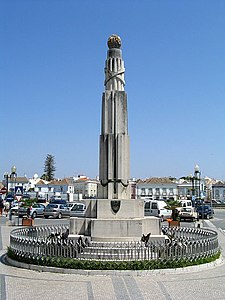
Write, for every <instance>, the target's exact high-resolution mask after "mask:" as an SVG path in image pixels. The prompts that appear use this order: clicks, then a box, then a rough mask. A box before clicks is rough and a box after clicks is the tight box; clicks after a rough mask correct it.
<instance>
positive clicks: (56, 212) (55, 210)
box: [44, 203, 70, 219]
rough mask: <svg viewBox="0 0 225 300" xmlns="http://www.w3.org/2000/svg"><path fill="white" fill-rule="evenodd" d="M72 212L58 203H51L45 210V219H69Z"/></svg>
mask: <svg viewBox="0 0 225 300" xmlns="http://www.w3.org/2000/svg"><path fill="white" fill-rule="evenodd" d="M69 216H70V210H69V208H68V206H66V205H63V204H57V203H49V204H48V205H47V206H46V207H45V209H44V217H45V218H46V219H48V218H49V217H53V218H58V219H61V218H62V217H69Z"/></svg>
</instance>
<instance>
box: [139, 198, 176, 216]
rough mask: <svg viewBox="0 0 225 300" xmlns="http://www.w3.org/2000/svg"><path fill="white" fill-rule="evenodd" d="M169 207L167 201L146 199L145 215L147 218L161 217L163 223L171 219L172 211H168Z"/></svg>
mask: <svg viewBox="0 0 225 300" xmlns="http://www.w3.org/2000/svg"><path fill="white" fill-rule="evenodd" d="M166 206H167V204H166V202H165V201H162V200H159V201H157V200H148V199H145V206H144V210H145V211H144V213H145V216H155V217H159V218H160V219H161V220H162V221H164V220H166V219H167V218H170V217H171V214H172V210H170V209H166V208H165V207H166Z"/></svg>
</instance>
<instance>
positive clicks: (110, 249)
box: [10, 225, 219, 261]
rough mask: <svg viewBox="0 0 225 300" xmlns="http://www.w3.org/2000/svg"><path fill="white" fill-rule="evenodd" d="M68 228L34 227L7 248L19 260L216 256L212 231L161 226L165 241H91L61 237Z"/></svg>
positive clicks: (20, 232) (17, 235) (16, 234)
mask: <svg viewBox="0 0 225 300" xmlns="http://www.w3.org/2000/svg"><path fill="white" fill-rule="evenodd" d="M67 230H68V227H67V226H64V225H56V226H35V227H29V228H19V229H15V230H13V231H12V232H11V235H10V247H11V250H12V251H13V252H14V253H15V254H16V255H17V256H19V257H29V258H33V259H43V258H46V257H50V258H56V257H57V258H62V257H64V258H76V259H80V260H101V261H106V260H111V261H112V260H115V261H136V260H163V261H164V260H165V261H167V260H179V259H186V260H188V261H193V260H195V259H198V258H202V257H209V256H212V255H214V254H216V253H218V250H219V246H218V236H217V233H216V232H215V231H213V230H211V229H206V228H185V227H171V228H168V227H164V228H162V231H163V232H164V234H165V235H166V238H165V239H164V240H162V239H160V240H153V239H152V240H151V238H150V239H149V240H148V241H147V242H141V241H140V242H93V241H89V240H88V239H87V238H86V239H84V238H81V237H79V238H78V239H68V238H67V236H66V237H65V236H64V238H63V235H64V233H65V232H66V231H67Z"/></svg>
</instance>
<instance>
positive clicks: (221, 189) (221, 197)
mask: <svg viewBox="0 0 225 300" xmlns="http://www.w3.org/2000/svg"><path fill="white" fill-rule="evenodd" d="M212 198H213V199H215V200H218V201H221V202H223V203H225V183H224V182H223V181H218V182H217V183H215V184H212Z"/></svg>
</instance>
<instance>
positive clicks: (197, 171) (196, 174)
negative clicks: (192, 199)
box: [194, 165, 201, 200]
mask: <svg viewBox="0 0 225 300" xmlns="http://www.w3.org/2000/svg"><path fill="white" fill-rule="evenodd" d="M194 180H195V187H196V189H195V191H196V194H195V196H196V198H197V199H198V200H200V198H201V191H200V184H201V183H200V181H201V172H200V169H199V166H198V165H196V166H195V172H194Z"/></svg>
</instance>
